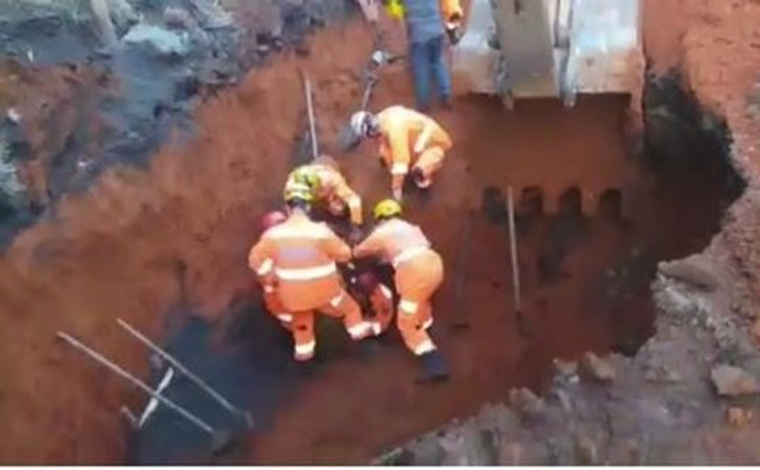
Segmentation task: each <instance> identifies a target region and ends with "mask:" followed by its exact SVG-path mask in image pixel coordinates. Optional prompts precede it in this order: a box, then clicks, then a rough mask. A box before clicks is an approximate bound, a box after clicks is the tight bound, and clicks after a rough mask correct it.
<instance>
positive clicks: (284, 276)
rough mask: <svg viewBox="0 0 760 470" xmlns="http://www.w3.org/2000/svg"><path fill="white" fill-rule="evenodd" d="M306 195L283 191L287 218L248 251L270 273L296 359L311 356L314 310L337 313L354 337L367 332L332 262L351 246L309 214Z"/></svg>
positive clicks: (345, 256)
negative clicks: (290, 335) (287, 324)
mask: <svg viewBox="0 0 760 470" xmlns="http://www.w3.org/2000/svg"><path fill="white" fill-rule="evenodd" d="M312 199H313V196H312V194H311V192H310V191H308V190H307V189H303V188H290V189H288V190H286V192H285V202H286V203H287V207H288V218H287V220H285V221H284V222H282V223H280V224H278V225H275V226H274V227H271V228H270V229H269V230H267V231H266V232H265V233H264V234H263V235H262V237H261V239H260V240H259V242H258V243H257V244H256V245H255V246H254V247H253V248H252V249H251V252H250V254H249V256H248V263H249V265H250V267H251V269H253V270H254V271H255V272H256V273H257V274H258V276H259V277H268V276H272V281H271V282H273V283H274V284H275V292H276V295H277V296H278V297H279V301H280V303H281V307H282V311H281V312H279V314H278V318H279V319H280V320H281V321H283V322H286V321H290V324H291V331H292V333H293V339H294V342H295V359H296V360H297V361H308V360H310V359H311V358H313V357H314V352H315V349H316V339H315V336H314V313H315V311H320V312H322V313H324V314H327V315H330V316H333V317H337V318H341V319H342V320H343V323H344V325H345V327H346V330H347V331H348V334H349V335H350V336H351V338H352V339H353V340H355V341H359V340H362V339H364V338H366V337H367V336H370V335H372V327H371V325H370V324H369V322H366V321H364V320H363V318H362V313H361V309H360V308H359V305H358V304H357V303H356V302H355V301H354V299H353V298H352V297H351V296H350V295H348V293H347V292H346V291H345V289H344V288H343V285H342V283H341V280H340V277H339V275H338V270H337V266H336V263H345V262H348V261H349V260H350V259H351V249H350V248H349V247H348V245H346V244H345V243H344V242H343V241H342V240H341V239H340V238H338V237H337V236H336V235H335V234H334V233H333V232H332V230H330V229H329V228H328V227H327V225H326V224H324V223H317V222H313V221H312V220H310V219H309V217H308V215H307V213H308V211H309V210H310V205H311V201H312ZM265 285H266V284H265Z"/></svg>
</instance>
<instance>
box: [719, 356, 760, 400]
mask: <svg viewBox="0 0 760 470" xmlns="http://www.w3.org/2000/svg"><path fill="white" fill-rule="evenodd" d="M710 377H711V378H712V381H713V383H714V384H715V388H716V389H717V390H718V395H720V396H727V397H736V396H740V395H751V394H755V393H760V384H759V383H758V382H757V380H756V379H755V378H754V377H752V376H751V375H749V374H748V373H747V372H746V371H745V370H743V369H740V368H738V367H734V366H729V365H725V364H722V365H719V366H717V367H714V368H713V369H712V371H711V372H710Z"/></svg>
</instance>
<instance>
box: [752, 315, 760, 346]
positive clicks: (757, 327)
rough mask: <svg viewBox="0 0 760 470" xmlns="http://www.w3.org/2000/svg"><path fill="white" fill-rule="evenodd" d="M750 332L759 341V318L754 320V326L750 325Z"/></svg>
mask: <svg viewBox="0 0 760 470" xmlns="http://www.w3.org/2000/svg"><path fill="white" fill-rule="evenodd" d="M752 334H753V335H754V336H755V339H757V340H758V341H760V319H758V320H757V321H756V322H755V326H753V327H752Z"/></svg>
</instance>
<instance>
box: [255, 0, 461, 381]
mask: <svg viewBox="0 0 760 470" xmlns="http://www.w3.org/2000/svg"><path fill="white" fill-rule="evenodd" d="M399 1H400V0H394V3H392V4H391V5H396V7H395V8H398V2H399ZM437 2H438V0H404V4H403V8H402V14H403V15H405V18H406V20H407V24H408V27H409V30H410V40H411V37H412V36H413V37H414V38H417V39H419V38H422V39H425V40H428V39H431V37H432V36H430V35H429V34H428V33H431V34H432V32H433V29H434V28H432V27H430V26H431V24H432V23H436V24H437V25H438V26H439V27H440V28H443V27H444V26H443V25H444V24H445V25H446V28H447V29H451V28H454V27H453V26H451V25H452V21H456V20H458V19H459V18H461V10H459V9H458V7H457V8H453V7H452V6H451V5H453V3H452V1H451V0H444V2H443V3H444V5H443V6H439V5H438V3H437ZM365 3H366V2H365ZM369 3H372V2H369ZM433 7H434V8H433ZM441 10H444V11H445V12H448V13H447V15H448V16H445V17H444V18H445V21H443V20H442V17H441V12H440V11H441ZM431 11H432V12H433V14H435V15H437V17H436V18H437V19H436V20H435V22H433V21H432V20H431V19H430V12H431ZM452 11H453V12H454V13H453V14H451V12H452ZM396 13H398V12H396ZM415 26H416V27H417V28H418V29H415ZM420 27H421V28H422V30H423V31H419V28H420ZM426 31H427V32H426ZM413 32H415V33H417V34H415V35H412V33H413ZM436 37H437V36H436ZM414 44H416V42H413V43H412V49H414ZM425 47H427V46H425ZM413 55H414V54H413ZM425 55H426V60H428V61H432V60H433V59H434V57H433V56H432V55H431V54H430V53H428V52H426V53H425ZM417 65H419V64H415V60H414V57H412V68H413V71H414V73H415V74H416V73H417V72H419V68H418V67H417ZM427 65H430V64H429V63H428V64H426V65H425V66H427ZM447 73H448V72H447ZM422 75H426V72H422ZM438 75H439V74H437V73H436V74H435V76H436V79H437V80H438V83H439V86H440V87H441V89H440V90H439V94H440V95H441V97H442V99H443V100H444V104H446V101H447V100H448V99H450V88H449V89H446V88H445V83H448V82H447V81H446V82H442V81H441V80H440V79H439V76H438ZM426 76H427V80H428V81H429V80H430V78H431V77H430V75H426ZM446 80H448V79H446ZM418 82H419V80H417V79H415V84H416V86H415V90H416V92H417V97H418V107H421V108H423V109H426V108H427V105H428V101H426V98H425V97H426V95H425V92H426V91H427V84H426V85H425V87H421V86H419V83H418ZM449 86H450V85H449ZM423 88H424V89H423ZM420 92H423V93H420ZM447 93H449V94H447ZM421 98H422V99H421ZM351 127H352V130H353V132H354V133H355V134H356V137H358V138H359V141H361V140H370V141H372V142H373V143H375V144H376V145H377V149H378V154H379V157H380V163H381V164H382V165H383V166H384V167H385V168H386V169H387V170H388V171H389V172H390V177H391V184H390V186H391V193H392V195H393V197H392V198H388V199H384V200H382V201H380V202H378V203H377V204H376V205H375V207H374V210H373V215H374V219H375V224H374V227H373V228H372V229H371V230H370V231H369V234H368V235H367V236H366V237H365V238H364V239H363V240H361V241H360V240H359V239H358V238H359V237H358V236H355V234H360V233H361V229H360V227H362V226H363V225H364V220H363V201H362V198H361V196H360V195H359V194H357V193H356V192H355V191H354V190H353V189H352V188H351V187H350V185H349V184H348V182H347V180H346V178H345V177H344V175H343V174H341V172H340V168H339V165H338V163H337V162H336V161H335V160H334V159H333V158H331V157H328V156H324V155H323V156H320V157H318V158H316V159H315V160H314V161H312V162H311V163H309V164H306V165H302V166H299V167H297V168H296V169H294V170H293V171H292V172H291V173H290V175H289V176H288V179H287V181H286V184H285V188H284V193H283V196H284V201H285V210H284V211H274V212H271V213H269V214H267V215H266V216H265V217H264V218H263V220H262V234H261V237H260V239H259V240H258V242H257V243H256V244H255V245H254V246H253V248H252V249H251V251H250V254H249V258H248V263H249V266H250V268H251V269H252V270H253V271H254V272H255V273H256V275H257V276H258V280H259V282H260V284H261V286H262V289H263V292H264V301H265V305H266V308H267V310H268V311H269V313H271V314H272V315H273V316H274V317H275V318H276V319H277V321H278V322H279V323H280V324H281V325H282V326H283V327H284V328H286V329H287V330H289V331H290V333H291V334H292V337H293V341H294V358H295V360H296V361H298V362H299V363H302V364H308V363H310V362H311V360H312V359H313V358H314V356H315V353H316V346H317V341H316V336H315V332H314V324H315V313H316V312H319V313H322V314H325V315H328V316H331V317H335V318H338V319H341V320H342V322H343V324H344V326H345V329H346V331H347V332H348V335H349V336H350V337H351V339H352V340H354V341H356V342H358V343H359V344H367V342H371V341H372V339H373V338H376V337H378V336H380V335H382V334H384V333H385V332H386V331H387V329H388V328H389V326H390V325H391V324H392V322H393V316H394V315H396V325H397V327H398V330H399V332H400V334H401V337H402V339H403V341H404V343H405V345H406V347H407V348H408V349H409V350H410V351H411V352H412V353H413V354H414V355H415V356H416V357H417V358H419V362H420V365H421V369H422V378H423V379H425V380H438V379H444V378H446V377H447V376H448V368H447V366H446V363H445V361H444V359H443V357H442V355H441V354H440V352H439V351H438V349H437V347H436V344H435V342H434V341H433V339H432V338H431V337H430V334H429V330H430V327H431V326H432V324H433V312H432V297H433V295H434V294H435V292H436V290H437V289H438V288H439V287H440V285H441V283H442V282H443V276H444V267H443V261H442V259H441V257H440V255H439V254H438V253H437V252H436V251H435V250H434V249H433V248H432V247H431V244H430V241H429V240H428V238H427V237H426V236H425V234H424V233H423V231H422V230H421V229H420V227H418V226H416V225H414V224H412V223H410V222H408V221H407V220H405V219H404V218H403V209H402V201H403V198H404V195H403V191H404V184H405V182H406V181H407V179H411V181H412V182H413V184H414V185H416V186H417V187H418V188H420V189H421V190H423V191H424V190H427V189H428V188H429V187H430V186H431V184H432V181H433V177H434V175H435V173H436V172H437V171H438V170H439V169H440V168H441V166H442V164H443V160H444V158H445V156H446V153H447V152H448V151H449V149H450V148H451V146H452V142H451V138H450V137H449V135H448V134H447V132H446V131H445V130H444V129H443V128H442V127H441V126H440V125H439V124H438V123H437V122H436V121H435V120H433V119H432V118H430V117H428V116H427V115H425V114H423V113H422V112H419V111H415V110H413V109H409V108H406V107H404V106H399V105H396V106H391V107H388V108H387V109H385V110H383V111H382V112H380V113H377V114H374V113H372V112H369V111H359V112H357V113H355V114H354V115H353V116H352V117H351ZM320 213H326V214H329V216H330V217H334V218H343V217H347V218H348V219H350V222H351V224H352V226H353V230H352V234H354V236H351V237H350V240H349V242H350V243H351V244H352V245H353V246H351V245H350V244H349V243H347V242H346V241H344V240H343V239H341V238H340V237H339V236H338V235H337V234H336V233H335V231H333V229H332V228H331V227H330V226H329V225H328V224H327V223H326V222H324V221H319V214H320ZM357 242H358V243H357ZM368 258H369V259H372V260H374V261H375V264H374V265H377V266H383V265H384V266H389V267H390V268H391V269H392V272H393V275H392V277H390V278H389V279H388V280H383V281H381V280H380V278H379V276H377V275H375V274H374V273H372V272H365V273H357V272H356V271H354V270H353V268H354V267H355V265H356V264H355V263H358V260H362V259H368ZM342 273H344V274H345V273H348V275H347V276H343V275H342ZM352 285H358V286H360V287H362V288H363V289H364V290H363V292H364V293H366V294H367V297H368V299H369V302H368V308H365V310H367V311H362V307H361V306H360V303H359V302H357V299H355V298H354V297H353V296H352V295H351V293H350V292H349V290H351V289H349V287H351V286H352ZM365 304H367V302H365Z"/></svg>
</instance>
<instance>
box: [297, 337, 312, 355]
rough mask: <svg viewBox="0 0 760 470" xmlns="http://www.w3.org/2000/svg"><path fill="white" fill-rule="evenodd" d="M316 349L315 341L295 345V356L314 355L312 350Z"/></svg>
mask: <svg viewBox="0 0 760 470" xmlns="http://www.w3.org/2000/svg"><path fill="white" fill-rule="evenodd" d="M316 347H317V342H316V341H311V342H308V343H306V344H296V355H298V356H308V355H310V354H314V349H316Z"/></svg>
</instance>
